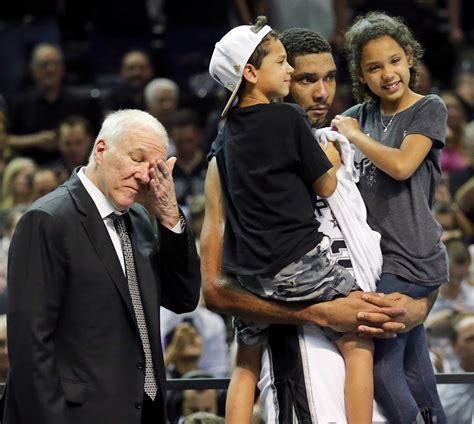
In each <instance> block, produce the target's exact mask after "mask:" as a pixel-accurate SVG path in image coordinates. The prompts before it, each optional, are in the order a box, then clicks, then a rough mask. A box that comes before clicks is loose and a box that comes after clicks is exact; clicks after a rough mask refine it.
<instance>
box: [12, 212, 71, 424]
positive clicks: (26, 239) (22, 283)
mask: <svg viewBox="0 0 474 424" xmlns="http://www.w3.org/2000/svg"><path fill="white" fill-rule="evenodd" d="M66 284H67V274H66V265H65V258H64V248H63V244H62V243H61V231H60V229H59V228H58V225H55V219H54V218H53V217H52V216H51V215H50V214H48V213H46V212H44V211H41V210H31V211H29V212H27V213H26V214H25V215H24V217H23V218H22V219H21V220H20V222H19V223H18V225H17V228H16V231H15V234H14V236H13V239H12V242H11V245H10V251H9V270H8V296H9V299H8V301H9V312H8V349H9V359H10V382H11V386H12V387H11V389H12V390H13V392H14V393H13V395H14V396H15V397H16V398H17V399H18V402H20V403H21V414H22V417H21V418H22V419H21V422H24V423H27V422H28V423H29V422H31V423H33V422H34V423H36V424H51V423H60V424H62V423H64V424H65V423H66V422H67V419H66V416H65V414H66V401H65V398H64V393H63V391H62V387H61V383H60V378H59V373H58V368H57V364H56V358H55V349H54V339H55V330H56V326H57V322H58V317H59V314H60V311H61V307H62V305H63V300H64V293H65V288H66V287H65V286H66ZM7 393H8V392H7Z"/></svg>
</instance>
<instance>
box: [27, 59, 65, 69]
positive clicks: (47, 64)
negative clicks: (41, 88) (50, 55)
mask: <svg viewBox="0 0 474 424" xmlns="http://www.w3.org/2000/svg"><path fill="white" fill-rule="evenodd" d="M62 64H63V62H62V61H61V60H39V61H37V62H35V63H34V65H35V66H36V67H38V68H41V69H47V70H49V69H55V68H58V67H59V66H62Z"/></svg>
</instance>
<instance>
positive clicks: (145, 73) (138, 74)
mask: <svg viewBox="0 0 474 424" xmlns="http://www.w3.org/2000/svg"><path fill="white" fill-rule="evenodd" d="M120 74H121V76H122V78H123V79H124V81H125V82H126V83H127V84H128V85H129V86H130V87H132V88H136V89H141V88H143V87H144V86H145V84H146V83H147V82H148V81H150V79H151V77H152V75H153V69H152V67H151V64H150V60H149V59H148V57H147V56H146V55H144V54H143V53H141V52H131V53H129V54H127V55H126V56H125V57H124V58H123V60H122V67H121V69H120Z"/></svg>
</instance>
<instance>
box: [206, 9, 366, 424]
mask: <svg viewBox="0 0 474 424" xmlns="http://www.w3.org/2000/svg"><path fill="white" fill-rule="evenodd" d="M209 72H210V74H211V75H212V77H213V78H214V79H216V80H217V81H218V82H219V83H220V84H222V85H223V86H224V87H226V88H228V89H229V90H230V91H232V95H231V97H230V99H229V101H228V102H227V105H226V107H225V109H224V112H223V115H226V114H227V113H228V117H227V120H226V123H225V125H224V127H223V129H222V130H221V131H220V132H219V134H218V136H217V138H216V140H215V141H214V143H213V146H212V148H211V153H210V157H211V158H212V159H211V160H215V161H216V163H217V169H218V172H219V176H220V182H221V185H222V193H223V195H224V202H225V208H226V225H225V234H224V247H223V249H224V251H223V264H222V267H223V270H224V271H226V272H227V273H230V274H233V275H235V276H236V278H237V280H238V281H239V282H240V284H242V285H243V286H244V287H245V288H246V289H247V290H250V291H251V292H253V293H255V294H257V295H259V296H262V297H268V298H272V299H276V300H281V301H286V302H288V301H293V302H297V301H311V302H322V301H326V300H331V299H334V298H335V297H338V296H345V295H347V294H349V293H350V292H351V291H354V290H359V287H358V286H357V284H356V283H355V280H354V278H353V277H352V276H351V274H350V273H349V272H348V271H347V270H346V269H344V268H343V267H341V266H339V265H337V264H333V263H330V261H329V258H328V251H329V249H330V241H329V238H328V237H327V236H324V234H322V233H321V232H320V231H318V227H319V222H318V221H317V220H316V218H315V216H314V208H315V203H314V202H315V196H314V193H316V194H317V195H319V196H323V197H327V196H330V195H331V194H332V193H333V192H334V190H335V188H336V185H337V179H336V169H335V167H333V165H332V164H333V163H334V164H335V166H336V167H338V166H339V165H340V158H339V154H338V152H337V150H336V149H335V147H334V145H333V144H332V143H329V144H328V147H327V148H326V154H327V155H328V156H329V158H330V159H331V161H329V159H328V157H327V156H326V155H325V153H324V152H323V150H322V149H321V147H320V146H319V145H318V143H317V142H315V140H314V136H313V134H312V133H311V130H310V126H309V123H308V122H307V117H306V114H305V113H304V111H303V110H302V109H301V108H299V107H298V106H295V105H289V104H284V103H278V102H273V100H275V99H278V98H281V97H285V96H286V95H287V94H288V92H289V84H290V80H291V74H292V72H293V68H292V67H291V66H290V65H289V64H288V62H287V60H286V52H285V49H284V47H283V45H282V44H281V42H280V41H279V40H278V35H277V33H276V32H275V31H272V29H271V28H270V27H269V26H268V25H266V18H265V17H259V18H257V21H256V23H255V24H254V25H253V26H250V25H242V26H239V27H237V28H234V29H232V30H231V31H229V32H228V33H227V34H226V35H225V36H224V37H223V38H222V39H221V40H220V41H219V42H218V43H216V46H215V49H214V52H213V55H212V58H211V62H210V66H209ZM234 103H237V104H236V105H234ZM231 106H234V107H231ZM214 157H215V158H214ZM331 162H332V163H331ZM234 325H235V327H236V333H237V340H238V342H239V349H238V353H237V364H236V367H235V370H234V372H233V375H232V379H231V383H230V387H229V392H228V400H227V407H226V408H227V412H226V419H227V422H228V423H231V424H232V423H233V422H235V423H242V422H249V416H248V414H250V412H249V411H250V410H251V408H245V407H243V406H246V405H252V404H253V398H252V396H253V393H254V390H249V387H252V385H253V387H255V383H256V381H257V378H258V374H259V367H260V354H261V346H262V344H263V343H265V341H266V337H267V330H268V326H267V325H255V324H251V323H248V322H245V323H244V322H243V321H241V320H238V319H236V320H235V322H234ZM323 331H325V332H326V334H327V335H328V337H330V338H331V339H332V340H335V341H336V344H337V346H338V348H339V349H340V350H341V353H342V355H343V356H344V359H345V363H346V369H347V373H346V413H347V415H348V418H349V421H350V422H357V423H370V422H371V418H372V394H373V389H372V385H373V384H372V377H371V376H372V342H371V341H370V340H367V339H365V340H364V339H360V338H358V337H357V336H356V335H355V334H345V335H343V334H341V333H337V332H335V331H333V330H331V329H329V328H325V329H324V330H323ZM347 387H350V390H347ZM237 399H238V401H237Z"/></svg>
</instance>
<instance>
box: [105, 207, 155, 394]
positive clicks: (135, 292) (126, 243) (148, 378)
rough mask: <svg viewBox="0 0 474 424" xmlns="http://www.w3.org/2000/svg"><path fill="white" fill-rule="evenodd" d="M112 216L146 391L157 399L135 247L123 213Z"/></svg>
mask: <svg viewBox="0 0 474 424" xmlns="http://www.w3.org/2000/svg"><path fill="white" fill-rule="evenodd" d="M110 217H111V218H112V220H113V222H114V226H115V229H116V230H117V234H118V236H119V238H120V243H121V245H122V252H123V257H124V262H125V271H126V274H127V281H128V291H129V292H130V297H131V298H132V305H133V310H134V311H135V317H136V319H137V324H138V330H139V332H140V339H141V341H142V345H143V351H144V352H145V386H144V390H145V393H146V394H147V395H148V396H149V397H150V399H151V400H155V397H156V393H157V391H158V387H157V384H156V378H155V373H154V371H153V359H152V357H151V349H150V340H149V338H148V329H147V325H146V321H145V314H144V313H143V305H142V299H141V296H140V289H139V287H138V280H137V273H136V270H135V262H134V260H133V249H132V243H131V242H130V237H129V236H128V232H127V228H126V227H125V220H124V218H123V215H117V214H115V213H113V214H111V215H110Z"/></svg>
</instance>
